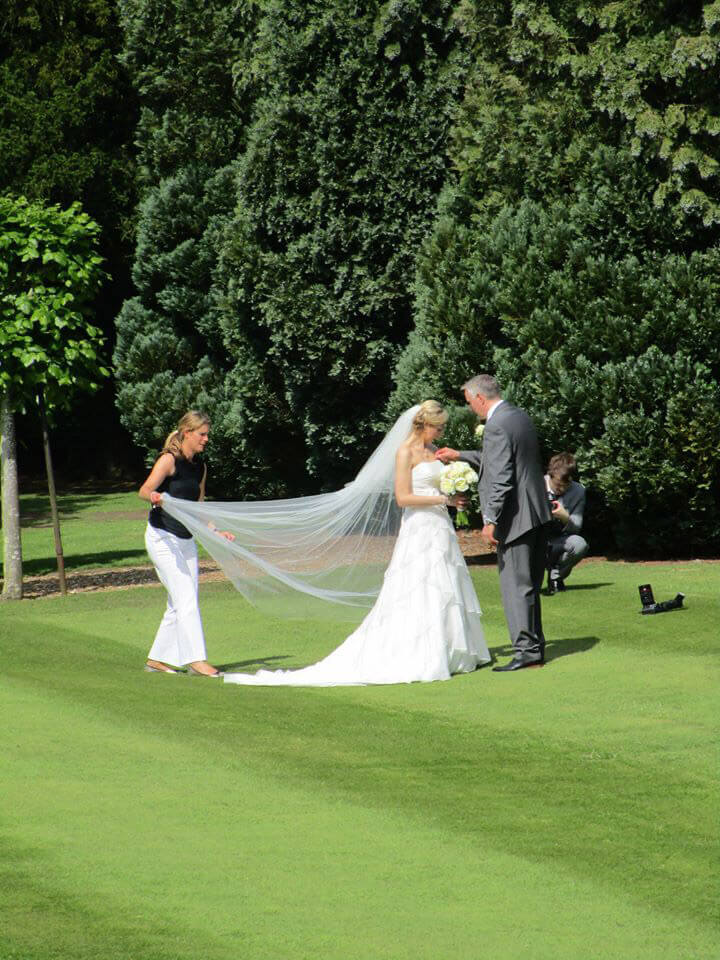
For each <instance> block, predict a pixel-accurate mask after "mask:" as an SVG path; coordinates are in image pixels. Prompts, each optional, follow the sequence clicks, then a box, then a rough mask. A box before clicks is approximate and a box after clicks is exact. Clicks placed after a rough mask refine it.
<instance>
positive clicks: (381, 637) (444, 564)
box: [225, 460, 491, 687]
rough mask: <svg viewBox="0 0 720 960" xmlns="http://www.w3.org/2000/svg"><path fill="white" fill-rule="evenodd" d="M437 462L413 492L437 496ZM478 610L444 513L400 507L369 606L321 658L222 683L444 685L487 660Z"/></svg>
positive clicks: (232, 676)
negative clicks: (386, 559) (382, 572)
mask: <svg viewBox="0 0 720 960" xmlns="http://www.w3.org/2000/svg"><path fill="white" fill-rule="evenodd" d="M441 471H442V464H441V463H440V462H439V461H435V460H433V461H424V462H422V463H419V464H417V466H415V467H414V468H413V471H412V487H413V493H415V494H419V495H421V496H428V495H439V492H440V491H439V483H440V473H441ZM480 618H481V610H480V607H479V605H478V601H477V597H476V595H475V589H474V587H473V585H472V581H471V579H470V574H469V573H468V570H467V567H466V565H465V560H464V559H463V556H462V553H461V551H460V547H459V546H458V542H457V537H456V535H455V530H454V528H453V525H452V522H451V520H450V517H449V515H448V512H447V509H446V508H445V507H444V506H441V505H440V504H438V506H436V507H406V508H405V510H404V511H403V515H402V522H401V525H400V531H399V533H398V537H397V540H396V542H395V547H394V550H393V553H392V558H391V560H390V564H389V566H388V567H387V570H386V571H385V575H384V579H383V582H382V587H381V589H380V592H379V594H378V596H377V599H376V601H375V604H374V606H373V607H372V609H371V610H370V612H369V613H368V614H367V616H366V617H365V619H364V620H363V622H362V623H361V624H360V626H359V627H358V628H357V630H355V632H354V633H352V634H351V635H350V636H349V637H348V638H347V640H345V641H344V643H342V644H341V645H340V646H339V647H338V648H337V649H336V650H334V651H333V652H332V653H331V654H329V655H328V656H327V657H325V659H323V660H320V661H319V662H318V663H315V664H312V665H311V666H308V667H303V668H301V669H299V670H259V671H258V672H257V673H254V674H249V673H228V674H226V675H225V683H237V684H257V685H262V686H318V687H320V686H328V687H329V686H347V685H356V684H357V685H362V684H375V683H378V684H384V683H411V682H413V681H421V682H427V681H430V680H447V679H448V678H449V677H450V676H451V675H452V674H454V673H467V672H469V671H471V670H475V669H476V668H477V667H478V666H479V665H481V664H483V663H488V662H489V661H490V659H491V658H490V654H489V652H488V648H487V645H486V644H485V640H484V636H483V629H482V625H481V622H480Z"/></svg>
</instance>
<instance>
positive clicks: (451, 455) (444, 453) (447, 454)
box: [435, 447, 460, 463]
mask: <svg viewBox="0 0 720 960" xmlns="http://www.w3.org/2000/svg"><path fill="white" fill-rule="evenodd" d="M435 459H436V460H442V462H443V463H450V461H451V460H459V459H460V454H459V453H458V451H457V450H453V448H452V447H440V449H439V450H436V451H435Z"/></svg>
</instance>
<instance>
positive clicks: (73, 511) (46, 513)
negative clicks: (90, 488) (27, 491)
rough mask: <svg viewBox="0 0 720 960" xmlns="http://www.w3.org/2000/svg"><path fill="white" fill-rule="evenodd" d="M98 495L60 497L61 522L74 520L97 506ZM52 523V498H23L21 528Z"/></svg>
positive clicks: (59, 511) (39, 496)
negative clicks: (88, 509) (89, 508)
mask: <svg viewBox="0 0 720 960" xmlns="http://www.w3.org/2000/svg"><path fill="white" fill-rule="evenodd" d="M97 500H98V498H97V494H65V495H61V496H59V497H58V514H59V516H60V521H61V522H62V521H63V520H72V519H73V518H74V517H77V516H79V515H80V514H81V513H82V512H83V511H84V510H87V508H88V507H92V506H96V505H97ZM51 522H52V518H51V514H50V497H48V496H42V495H40V494H33V495H31V496H29V497H28V496H23V497H22V499H21V502H20V526H21V527H24V528H26V527H46V526H48V524H50V523H51Z"/></svg>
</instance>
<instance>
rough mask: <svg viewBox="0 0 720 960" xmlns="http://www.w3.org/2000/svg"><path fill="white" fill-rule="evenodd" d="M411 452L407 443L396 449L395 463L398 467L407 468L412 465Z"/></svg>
mask: <svg viewBox="0 0 720 960" xmlns="http://www.w3.org/2000/svg"><path fill="white" fill-rule="evenodd" d="M412 459H413V456H412V450H411V448H410V445H409V444H407V443H402V444H400V446H399V447H398V452H397V453H396V454H395V463H396V464H397V466H398V467H407V466H410V465H411V464H412Z"/></svg>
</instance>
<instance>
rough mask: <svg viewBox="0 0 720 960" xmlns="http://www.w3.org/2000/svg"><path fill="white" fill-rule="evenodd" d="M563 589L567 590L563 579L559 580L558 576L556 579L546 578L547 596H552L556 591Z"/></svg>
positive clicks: (560, 591) (559, 591)
mask: <svg viewBox="0 0 720 960" xmlns="http://www.w3.org/2000/svg"><path fill="white" fill-rule="evenodd" d="M565 590H567V587H566V586H565V581H564V580H560V579H559V578H558V579H557V580H552V579H550V580H548V585H547V595H548V596H549V597H552V596H553V595H554V594H556V593H563V591H565Z"/></svg>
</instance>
